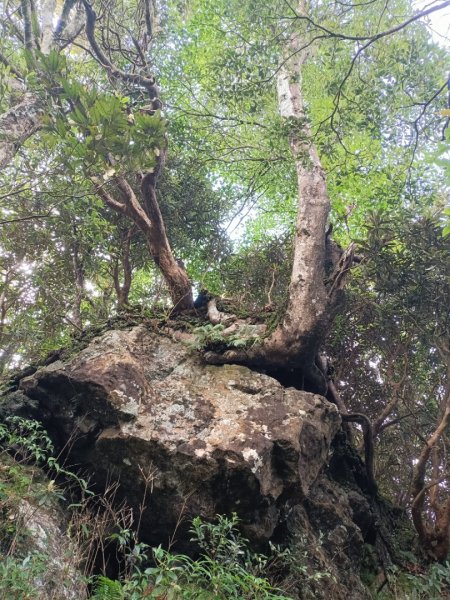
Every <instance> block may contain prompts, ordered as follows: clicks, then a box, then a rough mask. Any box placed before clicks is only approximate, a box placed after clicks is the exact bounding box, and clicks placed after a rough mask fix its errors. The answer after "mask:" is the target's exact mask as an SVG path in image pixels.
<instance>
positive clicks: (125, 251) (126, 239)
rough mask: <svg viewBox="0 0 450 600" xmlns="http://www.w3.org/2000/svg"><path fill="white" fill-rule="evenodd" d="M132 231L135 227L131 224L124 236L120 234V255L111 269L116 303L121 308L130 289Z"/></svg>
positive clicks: (126, 300)
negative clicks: (121, 274)
mask: <svg viewBox="0 0 450 600" xmlns="http://www.w3.org/2000/svg"><path fill="white" fill-rule="evenodd" d="M134 232H135V228H134V226H133V227H130V228H129V229H128V231H127V232H126V234H125V235H124V236H122V240H121V256H120V258H119V257H117V259H116V263H115V265H114V270H113V281H114V289H115V291H116V296H117V305H118V306H119V308H123V307H124V306H126V305H127V304H128V296H129V293H130V289H131V282H132V275H133V266H132V264H131V259H130V251H131V238H132V237H133V233H134ZM119 260H120V262H121V265H122V271H123V283H121V282H120V269H119Z"/></svg>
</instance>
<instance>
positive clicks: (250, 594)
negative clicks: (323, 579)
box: [92, 515, 289, 600]
mask: <svg viewBox="0 0 450 600" xmlns="http://www.w3.org/2000/svg"><path fill="white" fill-rule="evenodd" d="M238 522H239V521H238V518H237V516H236V515H233V516H232V518H230V519H229V518H227V517H224V516H219V517H218V520H217V523H216V524H211V523H205V522H204V521H202V520H201V519H200V518H199V517H196V518H195V519H194V520H193V522H192V529H191V532H192V534H193V539H192V541H193V542H195V543H196V544H198V545H199V546H200V548H201V551H202V554H201V556H200V557H199V558H198V559H197V560H193V559H192V558H190V557H188V556H185V555H180V554H171V553H170V552H168V551H166V550H164V549H163V548H161V546H159V547H158V548H153V549H152V560H153V564H154V566H151V567H147V568H143V567H142V566H141V565H142V563H143V561H144V558H145V557H144V556H140V557H139V558H138V559H137V560H136V563H135V568H134V572H133V573H132V575H131V576H130V577H129V579H128V580H126V581H123V582H122V584H121V587H119V585H120V584H118V582H116V581H111V580H108V579H106V578H104V577H101V578H99V579H98V580H97V581H96V586H95V593H94V595H93V596H92V598H93V599H95V600H102V599H103V598H106V596H105V594H107V593H108V592H109V591H111V593H112V596H111V598H117V599H123V600H140V599H141V598H143V597H146V598H155V599H157V598H161V597H164V598H167V599H168V600H169V599H170V600H178V599H180V600H181V599H186V600H188V599H191V600H194V599H199V600H212V599H217V600H220V599H222V598H223V599H224V600H225V598H226V599H227V600H228V599H232V598H235V599H236V600H244V599H248V600H271V599H275V598H284V599H285V600H289V598H288V597H287V596H284V595H283V594H282V592H281V591H280V590H277V589H276V588H274V587H273V586H272V585H271V584H270V583H269V581H268V580H267V578H266V577H267V574H268V573H269V572H270V563H271V560H272V559H269V558H268V557H266V556H263V555H261V554H254V553H252V552H251V551H250V550H249V548H248V542H247V540H246V539H245V538H243V537H242V536H241V535H240V533H239V532H238V530H237V525H238ZM128 539H129V537H128V535H125V536H122V539H121V542H122V543H126V542H127V540H128ZM138 554H139V553H138ZM121 594H122V595H121Z"/></svg>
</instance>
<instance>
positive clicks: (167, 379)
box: [20, 326, 340, 543]
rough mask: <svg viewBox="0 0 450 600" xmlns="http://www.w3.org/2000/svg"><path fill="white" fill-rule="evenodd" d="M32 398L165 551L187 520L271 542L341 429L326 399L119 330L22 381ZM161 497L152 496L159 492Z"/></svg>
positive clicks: (140, 332) (55, 431)
mask: <svg viewBox="0 0 450 600" xmlns="http://www.w3.org/2000/svg"><path fill="white" fill-rule="evenodd" d="M20 389H21V393H22V394H24V395H25V396H26V397H27V398H28V399H31V400H32V401H35V402H36V403H37V412H38V413H39V415H40V419H41V420H42V421H43V422H44V424H45V426H46V427H47V429H48V430H49V432H50V434H51V435H52V437H53V438H54V439H55V440H56V441H57V443H58V444H59V445H60V446H61V447H63V446H64V445H66V444H67V442H68V440H70V445H71V447H72V458H71V460H72V461H75V462H77V463H80V464H83V465H85V466H87V467H89V469H90V470H91V471H92V472H95V479H96V480H97V481H99V480H106V479H111V478H113V479H116V480H118V481H119V482H120V484H121V489H122V490H124V492H125V495H126V498H127V501H128V503H129V504H130V505H131V506H133V507H135V508H138V507H139V506H140V504H141V502H142V498H143V492H144V487H145V486H147V488H148V489H147V494H146V497H147V502H146V506H145V510H144V512H143V514H142V519H141V527H142V532H143V533H144V535H145V537H146V539H147V540H149V541H150V542H158V543H159V542H160V541H161V540H164V539H167V538H168V537H169V536H170V535H171V534H172V533H173V531H174V530H175V527H176V524H177V522H178V521H179V519H180V516H190V515H201V516H203V517H204V518H213V517H214V516H215V515H216V514H217V513H230V512H232V511H236V512H237V513H238V515H239V516H240V518H241V519H242V521H243V523H244V526H245V527H246V530H247V531H246V533H247V534H248V535H250V537H252V538H253V539H255V540H261V541H263V540H268V539H269V538H271V536H272V535H273V533H274V530H275V528H276V527H277V525H278V524H279V523H280V520H281V519H283V518H284V515H285V512H286V507H287V506H288V505H289V504H290V503H292V502H293V501H294V502H298V501H299V500H300V499H301V498H304V497H306V496H308V494H309V491H310V488H311V485H312V484H313V483H314V482H315V480H316V479H317V477H318V475H319V473H320V471H321V469H322V468H323V466H324V464H325V463H326V461H327V456H328V453H329V449H330V444H331V441H332V439H333V437H334V435H335V433H336V432H337V430H338V428H339V425H340V417H339V415H338V413H337V411H336V408H335V407H334V406H333V405H332V404H330V403H328V402H327V401H326V400H325V399H324V398H322V397H320V396H316V395H313V394H310V393H307V392H302V391H298V390H296V389H294V388H288V389H285V388H283V387H282V385H281V384H280V383H278V381H276V380H275V379H273V378H271V377H268V376H267V375H264V374H262V373H257V372H254V371H251V370H249V369H247V368H245V367H242V366H236V365H225V366H211V365H206V364H204V363H203V362H202V361H201V359H200V357H199V356H198V355H196V354H195V353H193V352H192V350H190V349H189V348H188V347H187V346H185V345H183V344H181V343H180V342H178V341H174V340H172V339H171V338H170V337H169V336H164V335H161V334H160V333H156V332H152V331H151V330H149V329H147V328H146V327H144V326H137V327H134V328H132V329H130V330H112V331H108V332H107V333H105V334H104V335H102V336H101V337H98V338H96V339H94V340H93V341H92V342H91V343H90V344H89V345H88V346H87V347H86V348H85V349H84V350H83V351H82V352H80V353H79V354H78V355H76V356H75V357H74V358H72V359H71V360H68V361H66V362H64V363H63V362H60V361H57V362H55V363H53V364H51V365H49V366H47V367H44V368H42V369H40V370H38V371H37V372H36V373H35V374H33V375H31V376H29V377H26V378H24V379H22V381H21V383H20ZM150 492H151V493H150Z"/></svg>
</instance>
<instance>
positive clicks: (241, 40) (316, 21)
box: [0, 0, 450, 559]
mask: <svg viewBox="0 0 450 600" xmlns="http://www.w3.org/2000/svg"><path fill="white" fill-rule="evenodd" d="M420 6H422V8H420ZM420 6H419V4H418V3H415V2H411V1H410V0H391V1H389V2H386V1H385V0H369V1H367V2H351V1H350V0H348V1H347V0H343V1H341V0H339V1H332V0H325V1H321V2H315V1H311V2H304V1H303V0H300V1H299V2H289V1H288V0H268V1H267V2H257V1H255V0H239V1H237V0H227V1H222V0H214V1H212V0H134V1H128V0H123V1H121V2H119V1H117V0H95V1H92V2H91V1H89V0H81V1H76V0H65V1H64V2H62V1H60V0H58V1H57V0H37V1H31V0H30V1H29V0H20V1H19V0H10V1H2V2H0V33H1V36H0V165H1V167H2V170H1V172H0V374H1V373H3V374H4V375H5V376H8V374H9V373H10V371H11V370H12V369H14V368H16V367H18V366H24V365H25V364H28V363H30V362H36V361H39V360H42V359H44V358H45V356H46V355H47V354H48V353H49V352H51V351H55V350H56V349H58V348H60V347H61V346H64V345H65V344H67V343H68V342H69V341H70V339H72V338H73V336H74V335H80V333H81V332H82V331H83V330H85V329H86V328H95V327H96V326H98V325H100V324H102V323H105V322H106V321H108V319H110V318H112V317H114V316H116V315H117V314H122V313H127V312H132V313H133V314H139V315H141V316H142V317H145V316H149V315H152V314H154V313H155V311H156V313H157V314H158V315H159V316H161V315H163V316H164V317H165V318H170V317H171V316H175V315H176V314H178V313H186V312H187V313H189V311H194V313H192V312H191V313H190V314H195V308H194V298H195V296H196V295H197V294H198V293H199V292H200V290H207V299H210V298H216V299H222V300H223V299H224V298H226V299H227V300H229V301H232V303H233V307H234V310H235V311H236V310H237V309H239V310H240V311H241V312H242V313H243V314H244V313H245V314H246V315H261V314H262V315H264V314H267V315H270V319H269V321H270V324H268V325H267V329H266V330H265V332H264V335H263V336H261V338H258V339H257V340H254V341H256V342H257V343H253V344H252V345H251V347H250V346H248V345H247V346H246V347H245V348H244V349H242V348H236V347H234V348H232V349H230V348H228V349H227V350H226V351H224V352H209V353H207V355H205V359H206V360H209V361H211V362H215V363H222V362H236V363H240V364H246V365H248V366H256V367H258V368H264V369H267V370H268V371H270V372H275V371H277V372H278V373H279V375H280V373H281V371H283V373H282V376H283V377H284V378H285V380H286V381H289V382H290V383H292V381H291V380H289V377H291V379H292V376H296V375H297V374H298V373H297V371H298V372H300V371H301V373H302V375H301V377H303V379H304V381H308V382H309V386H310V388H311V389H312V390H313V391H317V392H319V391H320V392H321V393H322V394H326V395H327V398H329V399H331V400H332V401H334V402H336V403H337V404H338V406H339V409H340V410H341V412H343V414H344V415H345V414H347V415H348V414H353V415H355V414H356V415H363V417H361V416H360V417H359V418H358V419H359V420H358V419H353V421H355V420H356V421H357V422H358V423H360V425H361V424H362V425H363V429H364V438H365V439H367V438H368V437H370V439H371V447H372V450H373V447H374V448H375V463H374V467H373V468H374V473H373V476H374V478H375V480H376V482H377V485H378V487H379V488H380V490H381V491H382V492H383V493H384V494H385V495H387V496H388V497H390V498H391V499H392V500H393V501H395V502H397V503H399V504H400V505H402V506H407V507H409V508H410V510H411V514H412V518H413V521H414V524H415V526H416V529H417V532H418V535H419V538H420V541H421V544H422V546H423V548H424V550H425V551H426V553H428V555H430V556H432V557H433V558H437V559H444V558H445V557H446V556H447V554H448V552H449V546H450V542H449V536H450V531H449V523H450V501H449V499H448V496H449V487H448V486H449V481H448V480H449V477H450V473H449V471H448V448H449V444H448V442H449V440H448V435H447V434H448V425H449V421H450V387H449V386H450V348H449V339H448V331H449V327H448V325H449V313H448V306H449V293H448V292H449V284H450V281H449V240H450V220H449V216H450V209H449V207H448V183H449V182H448V173H449V167H448V156H449V155H448V152H449V147H448V142H449V136H450V127H449V120H450V87H449V86H450V83H449V79H448V59H447V54H448V39H447V40H445V39H439V38H437V37H436V35H433V33H432V26H431V25H430V23H431V21H430V19H431V18H432V17H435V16H436V15H437V16H438V17H437V18H439V15H448V9H449V7H450V2H449V1H447V2H445V1H444V2H438V1H433V2H429V3H427V4H426V5H422V4H420ZM152 311H153V312H152ZM219 314H220V313H219ZM219 319H220V317H219ZM266 320H267V319H266ZM224 341H225V342H226V340H224ZM225 345H226V344H225ZM271 370H272V371H271ZM289 374H290V375H289ZM280 377H281V375H280ZM299 377H300V375H299ZM350 420H351V419H350ZM352 427H354V426H352ZM367 428H368V429H367ZM349 431H350V430H349ZM352 435H353V436H356V438H357V440H356V441H358V438H359V437H362V430H360V429H358V428H355V429H354V430H353V432H352ZM366 449H367V448H366ZM367 458H368V457H367V455H366V459H367ZM372 458H373V457H372ZM399 465H402V468H401V469H399V468H398V467H399Z"/></svg>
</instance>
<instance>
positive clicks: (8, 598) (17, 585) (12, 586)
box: [0, 552, 48, 600]
mask: <svg viewBox="0 0 450 600" xmlns="http://www.w3.org/2000/svg"><path fill="white" fill-rule="evenodd" d="M47 568H48V558H47V557H46V556H45V555H44V554H41V553H38V552H35V553H31V554H28V555H27V556H26V557H25V558H15V557H11V556H7V557H1V560H0V596H1V597H2V598H3V600H27V599H30V600H31V599H32V598H37V597H38V596H39V594H40V588H39V580H40V577H42V575H43V574H44V573H45V572H46V570H47Z"/></svg>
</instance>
